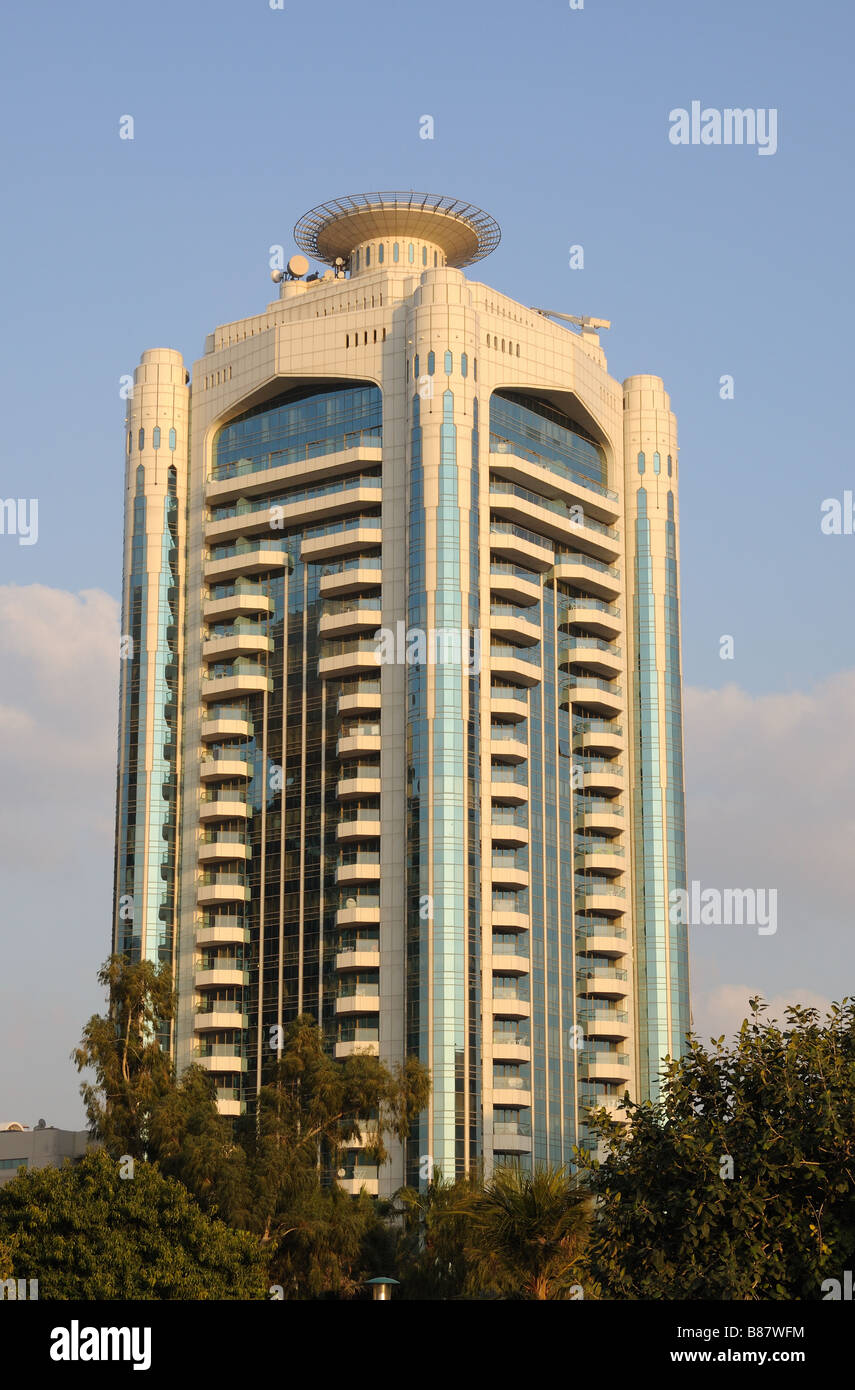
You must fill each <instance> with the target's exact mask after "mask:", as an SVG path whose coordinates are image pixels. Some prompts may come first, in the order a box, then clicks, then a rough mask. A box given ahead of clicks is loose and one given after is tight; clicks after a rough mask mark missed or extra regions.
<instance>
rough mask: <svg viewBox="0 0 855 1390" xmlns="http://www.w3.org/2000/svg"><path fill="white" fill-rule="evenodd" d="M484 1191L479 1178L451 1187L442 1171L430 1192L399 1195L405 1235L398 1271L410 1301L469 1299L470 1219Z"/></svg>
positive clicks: (409, 1189)
mask: <svg viewBox="0 0 855 1390" xmlns="http://www.w3.org/2000/svg"><path fill="white" fill-rule="evenodd" d="M479 1190H480V1188H479V1182H478V1179H477V1178H476V1177H474V1176H473V1177H463V1178H458V1179H457V1180H456V1181H454V1182H451V1181H448V1180H446V1179H445V1178H443V1176H442V1174H441V1173H440V1172H439V1171H437V1172H436V1174H435V1175H434V1178H433V1180H432V1181H431V1182H430V1183H429V1184H428V1185H427V1187H425V1188H423V1189H421V1190H418V1189H416V1188H413V1187H403V1188H401V1189H400V1191H399V1192H397V1193H396V1206H397V1210H398V1212H399V1214H400V1218H401V1230H400V1233H399V1237H398V1245H397V1251H396V1260H395V1266H396V1269H397V1274H398V1278H399V1279H400V1280H401V1284H402V1290H401V1292H402V1296H403V1297H404V1298H406V1299H443V1300H447V1299H460V1298H463V1297H464V1296H465V1290H466V1287H467V1275H468V1264H467V1260H466V1236H467V1231H468V1229H469V1226H470V1224H471V1223H470V1215H469V1213H470V1208H471V1206H472V1202H473V1200H474V1198H475V1197H476V1195H477V1194H478V1192H479Z"/></svg>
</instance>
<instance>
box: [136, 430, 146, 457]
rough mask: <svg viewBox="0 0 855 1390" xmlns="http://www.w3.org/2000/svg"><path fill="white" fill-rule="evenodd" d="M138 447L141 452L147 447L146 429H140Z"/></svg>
mask: <svg viewBox="0 0 855 1390" xmlns="http://www.w3.org/2000/svg"><path fill="white" fill-rule="evenodd" d="M138 448H139V450H140V452H142V450H143V449H144V448H145V430H140V434H139V445H138Z"/></svg>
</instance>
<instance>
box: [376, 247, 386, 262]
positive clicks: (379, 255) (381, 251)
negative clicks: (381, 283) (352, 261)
mask: <svg viewBox="0 0 855 1390" xmlns="http://www.w3.org/2000/svg"><path fill="white" fill-rule="evenodd" d="M385 255H386V251H385V248H384V246H383V243H382V241H381V243H380V245H379V246H378V247H377V260H378V261H379V262H380V264H381V265H382V264H383V260H384V258H385Z"/></svg>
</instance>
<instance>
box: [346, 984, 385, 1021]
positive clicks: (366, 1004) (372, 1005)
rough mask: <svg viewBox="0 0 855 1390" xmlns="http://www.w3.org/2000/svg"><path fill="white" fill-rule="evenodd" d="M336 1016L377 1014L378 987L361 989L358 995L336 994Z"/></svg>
mask: <svg viewBox="0 0 855 1390" xmlns="http://www.w3.org/2000/svg"><path fill="white" fill-rule="evenodd" d="M335 1011H336V1014H337V1015H339V1017H341V1015H343V1014H377V1013H379V1012H380V987H379V985H378V986H377V988H376V989H363V990H361V991H360V993H359V994H337V995H336V1000H335Z"/></svg>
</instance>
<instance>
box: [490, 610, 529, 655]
mask: <svg viewBox="0 0 855 1390" xmlns="http://www.w3.org/2000/svg"><path fill="white" fill-rule="evenodd" d="M540 636H541V633H540V623H539V622H536V621H535V620H534V619H533V618H526V617H524V616H523V614H522V613H521V612H520V610H519V609H518V608H517V606H516V605H515V604H513V603H494V604H492V605H491V607H490V637H491V639H492V640H495V641H498V642H516V643H517V644H518V645H519V646H534V644H535V643H536V642H539V641H540Z"/></svg>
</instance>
